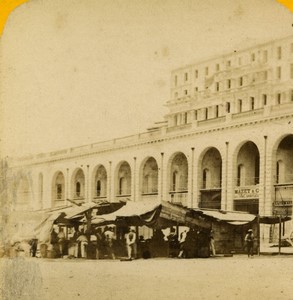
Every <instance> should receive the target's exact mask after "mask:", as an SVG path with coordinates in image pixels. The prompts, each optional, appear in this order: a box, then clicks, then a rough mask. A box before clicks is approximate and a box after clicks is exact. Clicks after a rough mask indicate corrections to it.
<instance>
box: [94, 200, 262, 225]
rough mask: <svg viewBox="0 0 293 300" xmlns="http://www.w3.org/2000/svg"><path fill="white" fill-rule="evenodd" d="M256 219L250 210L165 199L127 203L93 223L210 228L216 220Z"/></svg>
mask: <svg viewBox="0 0 293 300" xmlns="http://www.w3.org/2000/svg"><path fill="white" fill-rule="evenodd" d="M255 218H256V216H255V215H252V214H248V213H242V212H224V211H219V210H203V209H190V208H186V207H182V206H179V205H175V204H172V203H169V202H165V201H162V202H127V203H126V205H125V206H123V207H122V208H121V209H119V210H117V211H115V212H114V213H112V214H108V215H100V216H96V217H94V218H93V219H92V224H94V225H103V224H110V223H118V224H125V225H136V226H142V225H146V226H149V227H158V228H159V227H160V228H162V227H167V226H171V225H186V226H190V227H192V226H199V227H202V228H211V227H212V222H214V221H222V222H227V223H229V224H232V225H244V224H248V223H250V222H253V221H254V220H255Z"/></svg>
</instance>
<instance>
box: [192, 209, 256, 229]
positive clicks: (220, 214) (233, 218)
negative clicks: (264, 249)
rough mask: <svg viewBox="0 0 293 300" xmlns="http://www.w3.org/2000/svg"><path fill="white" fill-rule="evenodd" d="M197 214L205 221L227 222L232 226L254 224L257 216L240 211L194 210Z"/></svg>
mask: <svg viewBox="0 0 293 300" xmlns="http://www.w3.org/2000/svg"><path fill="white" fill-rule="evenodd" d="M193 211H194V213H195V214H198V215H200V216H201V217H203V218H204V219H205V220H211V221H218V222H226V223H228V224H231V225H245V224H248V223H250V222H253V221H254V220H255V219H256V215H253V214H249V213H245V212H238V211H223V210H212V209H211V210H210V209H193Z"/></svg>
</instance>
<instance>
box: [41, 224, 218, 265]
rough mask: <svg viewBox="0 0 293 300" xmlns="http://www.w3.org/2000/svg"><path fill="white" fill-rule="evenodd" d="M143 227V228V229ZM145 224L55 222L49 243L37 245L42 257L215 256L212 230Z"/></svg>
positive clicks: (132, 257) (135, 257) (123, 258)
mask: <svg viewBox="0 0 293 300" xmlns="http://www.w3.org/2000/svg"><path fill="white" fill-rule="evenodd" d="M143 227H144V228H143ZM145 227H146V226H127V225H119V224H116V225H102V226H96V227H91V228H90V229H89V228H87V227H86V225H76V226H74V227H71V228H68V227H66V228H65V227H64V226H58V225H54V226H53V228H52V232H51V235H50V240H49V243H46V244H40V245H39V246H40V252H41V257H49V258H58V257H68V258H89V259H116V258H119V259H122V260H132V259H137V258H145V259H147V258H155V257H174V258H175V257H178V258H193V257H209V256H210V255H215V254H216V253H215V248H214V243H213V241H214V239H213V236H212V231H210V230H202V229H200V228H194V227H191V228H189V227H186V226H171V227H168V228H164V229H161V228H155V229H149V232H148V234H147V235H146V234H144V231H145V229H146V228H145Z"/></svg>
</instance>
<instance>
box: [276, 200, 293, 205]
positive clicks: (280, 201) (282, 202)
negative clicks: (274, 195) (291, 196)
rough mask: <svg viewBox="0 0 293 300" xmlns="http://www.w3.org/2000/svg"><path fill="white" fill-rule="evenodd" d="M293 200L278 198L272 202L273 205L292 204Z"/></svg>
mask: <svg viewBox="0 0 293 300" xmlns="http://www.w3.org/2000/svg"><path fill="white" fill-rule="evenodd" d="M292 205H293V201H292V200H283V201H282V200H279V201H275V202H274V206H292Z"/></svg>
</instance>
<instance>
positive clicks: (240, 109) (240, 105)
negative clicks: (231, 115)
mask: <svg viewBox="0 0 293 300" xmlns="http://www.w3.org/2000/svg"><path fill="white" fill-rule="evenodd" d="M238 112H242V99H238Z"/></svg>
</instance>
